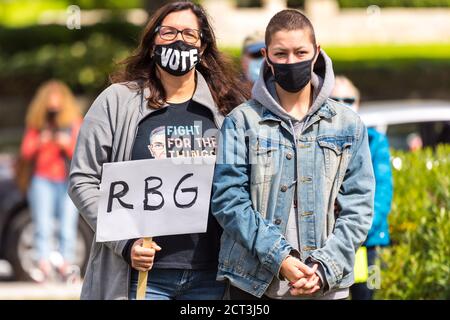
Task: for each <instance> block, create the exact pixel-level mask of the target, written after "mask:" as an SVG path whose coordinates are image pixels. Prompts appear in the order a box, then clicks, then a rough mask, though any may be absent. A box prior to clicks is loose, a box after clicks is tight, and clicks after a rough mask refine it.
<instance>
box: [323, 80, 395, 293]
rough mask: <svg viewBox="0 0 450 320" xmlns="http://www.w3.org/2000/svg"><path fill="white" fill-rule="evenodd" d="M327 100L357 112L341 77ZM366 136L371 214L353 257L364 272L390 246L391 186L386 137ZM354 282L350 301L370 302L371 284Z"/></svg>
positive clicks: (355, 93)
mask: <svg viewBox="0 0 450 320" xmlns="http://www.w3.org/2000/svg"><path fill="white" fill-rule="evenodd" d="M331 99H334V100H336V101H338V102H341V103H343V104H345V105H347V106H349V107H350V108H352V109H353V110H354V111H355V112H358V110H359V102H360V93H359V90H358V89H357V88H356V87H355V85H354V84H353V83H352V82H351V81H350V80H349V79H348V78H346V77H344V76H336V82H335V87H334V89H333V92H332V94H331ZM367 133H368V137H369V147H370V153H371V158H372V164H373V170H374V174H375V204H374V210H375V213H374V217H373V222H372V227H371V229H370V231H369V234H368V236H367V239H366V241H365V243H364V244H363V246H362V247H361V249H360V250H361V251H360V252H359V253H363V254H357V257H360V258H361V259H367V264H366V263H365V261H364V263H363V264H359V266H361V265H364V266H365V267H366V268H370V267H371V266H373V265H375V260H376V257H377V247H380V246H387V245H389V242H390V239H389V226H388V214H389V211H390V210H391V203H392V193H393V182H392V171H391V164H390V152H389V142H388V139H387V137H386V136H385V135H384V134H382V133H380V132H378V131H376V130H375V129H374V128H368V129H367ZM338 210H339V209H338ZM358 262H359V261H358V258H357V261H356V263H355V266H358ZM368 271H369V270H363V272H362V273H363V274H364V273H365V274H366V277H367V276H368V275H369V272H368ZM355 274H359V272H358V270H355ZM357 280H358V279H356V281H355V284H354V285H353V286H352V287H351V288H350V292H351V296H352V299H353V300H371V299H372V297H373V288H372V287H373V284H372V283H369V282H370V280H368V279H366V281H364V282H358V281H357Z"/></svg>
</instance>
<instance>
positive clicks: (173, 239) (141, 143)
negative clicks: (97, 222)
mask: <svg viewBox="0 0 450 320" xmlns="http://www.w3.org/2000/svg"><path fill="white" fill-rule="evenodd" d="M217 134H218V129H217V127H216V125H215V123H214V117H213V115H212V112H211V111H210V110H209V109H207V108H206V107H204V106H202V105H201V104H198V103H196V102H195V101H193V100H190V101H187V102H184V103H179V104H170V105H169V106H167V107H165V108H162V109H160V110H157V111H154V112H152V113H151V114H150V115H149V116H147V117H146V118H144V119H143V120H142V121H141V122H140V123H139V126H138V132H137V135H136V139H135V141H134V146H133V150H132V158H131V159H132V160H140V159H155V158H156V159H161V158H173V157H196V156H206V155H215V151H216V143H217ZM221 233H222V229H221V227H220V226H219V224H218V223H217V221H216V219H215V218H214V217H213V216H212V215H211V211H210V212H209V216H208V226H207V232H206V233H195V234H185V235H172V236H161V237H154V238H153V241H155V242H156V243H157V244H158V245H159V246H160V247H161V248H162V250H161V251H158V252H157V253H156V255H155V261H154V265H153V268H161V269H169V268H170V269H212V268H216V267H217V261H218V253H219V244H220V235H221ZM133 242H134V241H129V242H128V244H127V247H126V248H125V249H124V252H123V256H124V258H125V259H126V260H127V261H128V262H130V253H131V244H132V243H133ZM133 270H134V269H133ZM134 271H135V270H134ZM135 272H136V271H135Z"/></svg>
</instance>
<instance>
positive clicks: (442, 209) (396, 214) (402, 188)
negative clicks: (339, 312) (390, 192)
mask: <svg viewBox="0 0 450 320" xmlns="http://www.w3.org/2000/svg"><path fill="white" fill-rule="evenodd" d="M393 167H394V169H393V174H394V201H393V206H392V211H391V213H390V215H389V224H390V232H391V237H392V245H391V246H390V247H387V248H384V249H382V250H381V254H380V262H381V265H382V271H381V290H378V292H377V293H376V298H378V299H450V246H449V240H450V145H441V146H438V147H437V148H436V150H434V151H433V150H431V149H425V150H421V151H417V152H412V153H408V152H406V153H405V152H401V151H394V152H393Z"/></svg>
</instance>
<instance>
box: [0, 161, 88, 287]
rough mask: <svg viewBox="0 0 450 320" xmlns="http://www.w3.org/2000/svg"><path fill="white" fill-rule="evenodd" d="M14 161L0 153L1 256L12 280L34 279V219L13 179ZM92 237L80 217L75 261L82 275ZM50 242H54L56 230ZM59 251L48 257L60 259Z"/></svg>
mask: <svg viewBox="0 0 450 320" xmlns="http://www.w3.org/2000/svg"><path fill="white" fill-rule="evenodd" d="M14 162H15V157H14V156H13V155H8V154H1V155H0V260H1V259H4V260H7V261H8V262H9V263H10V264H11V269H12V271H13V278H14V280H19V281H26V280H33V279H34V280H36V279H35V277H34V272H35V270H36V266H35V263H34V261H33V255H34V250H35V248H34V245H33V242H34V235H33V223H32V221H31V216H30V211H29V208H28V204H27V200H26V198H25V196H24V195H23V194H22V193H21V192H20V191H19V189H18V188H17V186H16V184H15V181H14V169H13V166H14ZM56 228H58V227H57V225H56ZM92 239H93V232H92V231H91V229H90V227H89V226H88V225H87V224H86V222H85V221H84V220H83V219H82V218H81V217H80V219H79V222H78V234H77V245H76V255H75V263H74V264H75V265H76V266H78V267H79V270H80V272H81V275H84V271H85V269H86V266H87V262H88V258H89V250H90V245H91V242H92ZM53 244H54V247H56V246H57V237H56V234H55V237H54V241H53ZM58 255H59V253H58V252H57V251H56V250H54V251H53V252H52V253H51V256H50V261H51V262H52V259H53V261H56V262H57V261H58V258H59V259H61V257H60V256H58Z"/></svg>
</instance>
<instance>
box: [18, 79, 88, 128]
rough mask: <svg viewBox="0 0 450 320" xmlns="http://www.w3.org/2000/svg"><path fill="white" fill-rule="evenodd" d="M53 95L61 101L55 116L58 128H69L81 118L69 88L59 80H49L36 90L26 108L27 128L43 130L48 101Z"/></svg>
mask: <svg viewBox="0 0 450 320" xmlns="http://www.w3.org/2000/svg"><path fill="white" fill-rule="evenodd" d="M53 93H58V94H59V95H60V99H61V110H60V111H59V112H58V115H57V116H56V125H57V126H58V127H59V128H65V127H70V126H71V125H72V124H73V122H74V121H75V120H77V119H79V118H80V117H81V111H80V108H79V106H78V104H77V102H76V100H75V97H74V95H73V94H72V91H71V90H70V89H69V87H68V86H67V85H66V84H64V83H63V82H61V81H59V80H49V81H47V82H44V83H43V84H42V85H41V86H40V87H39V88H38V90H37V92H36V94H35V95H34V97H33V100H32V101H31V103H30V106H29V107H28V112H27V115H26V118H25V124H26V126H27V127H30V128H34V129H38V130H41V129H43V128H44V126H45V124H46V116H47V107H48V103H49V99H50V96H51V95H52V94H53Z"/></svg>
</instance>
